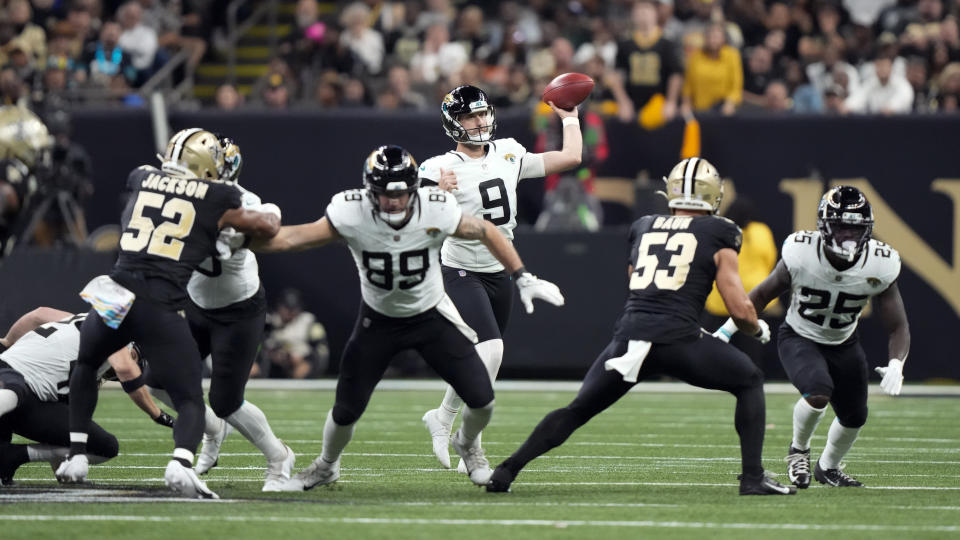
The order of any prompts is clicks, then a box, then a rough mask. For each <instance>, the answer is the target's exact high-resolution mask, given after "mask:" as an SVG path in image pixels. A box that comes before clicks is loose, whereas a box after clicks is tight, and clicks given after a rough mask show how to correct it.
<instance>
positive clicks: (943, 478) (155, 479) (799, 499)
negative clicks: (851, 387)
mask: <svg viewBox="0 0 960 540" xmlns="http://www.w3.org/2000/svg"><path fill="white" fill-rule="evenodd" d="M440 397H441V393H440V392H437V391H378V392H377V393H376V394H375V395H374V397H373V401H372V402H371V404H370V408H369V409H368V410H367V412H366V414H365V416H364V417H363V418H362V419H361V420H360V423H359V425H358V427H357V431H356V435H355V438H354V440H353V442H352V443H351V444H350V445H349V446H348V447H347V450H346V454H345V455H344V457H343V461H342V473H341V479H340V481H339V482H338V483H337V484H335V485H334V486H333V487H330V488H317V489H315V490H312V491H309V492H304V493H289V494H269V496H267V494H262V493H261V492H260V491H259V490H260V487H261V483H262V478H263V470H262V467H263V458H262V456H260V455H259V454H258V453H257V451H256V449H255V448H253V447H252V446H251V445H250V444H249V443H247V442H246V441H245V440H243V439H242V437H240V436H239V435H237V434H233V435H231V437H230V438H229V439H228V440H227V442H226V443H225V445H224V454H223V455H222V456H221V459H220V466H219V467H218V468H216V469H214V470H213V471H212V472H211V473H210V474H209V475H207V476H206V477H205V478H206V480H207V483H208V485H209V486H210V487H211V488H212V489H213V490H214V491H216V492H218V493H219V494H220V496H221V497H222V498H223V500H222V501H218V502H206V501H201V502H196V501H183V500H180V499H168V498H166V497H168V495H167V492H165V491H162V490H161V488H163V480H162V477H163V470H164V467H165V465H166V462H167V460H168V457H167V456H168V455H169V451H170V450H171V448H172V442H171V436H170V432H169V430H167V429H165V428H162V427H160V426H157V425H155V424H153V423H152V422H150V421H149V419H147V418H146V417H145V416H143V415H142V413H140V412H139V411H138V410H137V409H136V408H135V407H134V406H133V405H132V403H130V402H129V401H128V400H127V398H126V396H125V395H124V394H123V393H122V392H120V391H116V390H104V391H103V392H102V393H101V401H100V405H99V407H98V409H97V415H96V419H97V420H98V421H99V422H100V423H101V424H102V425H103V426H104V427H106V428H107V429H108V430H109V431H111V432H113V433H114V434H116V435H117V436H118V438H119V439H120V451H121V455H120V456H119V457H118V458H116V459H114V460H112V461H110V462H108V463H106V464H103V465H99V466H91V474H90V481H91V485H90V486H85V487H82V488H71V489H60V488H59V487H58V486H57V485H56V481H55V480H54V479H53V475H52V473H51V471H50V467H49V466H48V465H46V464H31V465H27V466H24V467H23V468H21V469H20V471H18V473H17V476H16V479H17V481H18V482H19V484H18V485H19V487H16V488H10V489H4V488H0V502H2V503H3V504H0V531H2V532H0V537H2V538H4V539H6V538H30V539H39V538H58V539H63V538H81V537H86V538H92V537H94V536H97V537H136V538H142V539H146V538H162V539H164V540H180V539H182V540H186V539H192V538H221V537H230V538H244V537H254V538H273V539H276V540H280V539H285V538H351V539H353V540H365V539H370V538H390V539H403V538H426V537H433V538H443V539H456V540H461V539H472V538H483V539H486V540H489V539H491V538H531V539H537V538H570V539H580V538H591V537H592V538H596V537H604V538H627V537H630V538H638V537H640V536H641V535H643V536H644V537H647V538H692V537H697V538H704V537H709V538H711V539H721V538H737V539H740V538H777V539H781V538H803V539H810V538H819V537H824V536H830V537H834V538H843V539H848V538H864V539H876V538H898V539H901V538H909V539H918V538H945V537H954V538H956V537H960V526H958V525H960V422H958V420H957V417H958V412H960V407H958V405H960V400H958V399H957V398H917V397H914V398H909V397H908V398H903V397H901V398H889V397H886V396H871V397H870V419H869V421H868V423H867V425H866V427H865V429H864V430H863V431H862V432H861V437H860V440H859V441H858V442H857V444H856V446H855V447H854V449H853V452H852V453H851V454H850V455H849V456H848V457H847V463H848V466H847V468H846V471H847V472H848V473H850V474H851V475H852V476H854V477H856V478H858V479H859V480H861V481H863V482H864V483H865V484H867V486H868V488H867V489H853V488H846V489H839V488H826V487H820V486H819V484H817V483H816V482H814V485H813V486H811V488H810V489H808V490H806V491H801V492H800V493H799V494H798V495H796V496H793V497H785V496H777V497H740V496H738V495H737V482H736V475H737V473H738V472H739V447H738V443H737V436H736V433H735V432H734V429H733V407H734V400H733V398H732V397H730V396H728V395H726V394H720V393H644V392H634V393H631V394H630V395H628V396H627V397H626V398H624V399H622V400H621V401H620V402H619V403H617V404H616V405H615V406H614V407H613V408H611V409H610V410H608V411H607V412H605V413H604V414H602V415H600V416H599V417H597V418H596V419H594V421H593V422H591V423H590V424H588V425H587V426H585V427H584V428H583V429H581V430H580V431H579V432H577V433H575V434H574V435H573V437H571V439H570V440H569V441H567V444H565V445H564V446H561V447H560V448H557V449H555V450H554V451H553V452H552V453H550V454H548V455H547V456H545V457H543V458H541V459H539V460H537V461H534V462H533V463H531V464H530V466H529V468H528V469H527V470H526V471H525V472H523V473H522V474H521V475H520V477H519V478H518V480H517V482H515V483H514V487H513V493H510V494H487V493H486V492H483V491H481V490H480V489H479V488H476V487H474V486H473V485H472V484H471V483H470V482H469V480H468V479H467V478H466V477H465V476H463V475H458V474H456V473H455V472H452V471H448V470H444V469H440V468H439V464H438V463H437V462H436V460H435V459H434V457H433V455H432V453H431V451H430V442H429V438H428V437H427V434H426V431H425V430H424V428H423V426H422V425H421V423H420V416H421V415H422V414H423V412H424V411H425V410H426V409H428V408H432V407H434V406H436V404H437V403H438V401H439V399H440ZM571 397H572V393H568V392H520V391H503V392H499V393H498V395H497V410H496V413H495V414H494V419H493V423H492V424H491V426H490V427H489V428H488V430H487V431H486V432H485V433H484V446H485V447H486V449H487V454H488V456H489V457H490V461H491V463H493V464H496V463H498V462H499V461H500V460H502V459H503V458H504V457H505V456H506V455H508V454H509V453H510V452H512V451H513V450H514V449H515V448H516V447H517V446H518V445H519V443H520V442H521V441H522V440H523V439H524V438H525V437H526V436H527V434H529V432H530V430H531V429H532V428H533V426H534V425H535V424H536V423H537V422H538V421H539V420H540V418H541V417H542V416H543V415H544V414H545V413H547V412H548V411H550V410H551V409H553V408H556V407H558V406H562V405H564V404H566V403H567V402H568V401H569V400H570V399H571ZM247 398H248V399H249V400H251V401H253V402H255V403H257V404H258V405H259V406H260V407H261V408H262V409H263V410H264V411H265V412H266V413H267V416H268V417H269V418H270V419H271V423H272V424H273V428H274V430H275V431H276V433H277V434H278V435H279V436H280V437H281V438H283V439H284V440H285V441H286V442H287V443H288V444H289V445H290V446H291V447H292V448H293V449H294V450H295V451H296V452H297V454H298V458H297V467H296V468H297V470H299V469H301V468H303V467H305V466H306V465H307V464H309V463H310V461H311V460H312V459H313V458H314V457H315V456H316V455H317V454H318V453H319V451H320V437H321V430H322V425H323V419H324V417H325V415H326V412H327V410H328V408H329V407H330V406H331V404H332V401H333V393H332V392H330V391H266V390H256V391H248V393H247ZM794 401H795V397H794V396H792V395H768V397H767V405H768V414H767V422H768V426H767V435H766V444H765V451H764V457H765V459H764V465H765V467H766V468H767V469H768V470H771V471H773V472H777V473H779V474H780V477H779V479H780V480H782V481H784V482H786V480H785V477H786V474H785V469H784V465H785V464H784V462H783V456H784V454H785V452H786V449H787V446H788V445H789V442H790V436H791V426H790V421H791V414H792V406H793V403H794ZM832 418H833V415H832V414H831V413H829V412H828V414H827V416H826V417H825V418H824V420H823V422H822V423H821V425H820V428H819V429H818V431H817V436H816V438H815V439H814V447H813V448H814V451H813V455H814V456H815V457H816V456H817V455H819V452H820V450H821V449H822V447H823V442H824V437H825V435H826V430H827V427H828V425H829V423H830V421H831V420H832ZM451 452H452V450H451ZM455 462H456V461H455ZM145 488H152V489H145ZM58 501H59V502H58Z"/></svg>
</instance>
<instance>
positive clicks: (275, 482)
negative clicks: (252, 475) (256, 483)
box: [263, 445, 297, 491]
mask: <svg viewBox="0 0 960 540" xmlns="http://www.w3.org/2000/svg"><path fill="white" fill-rule="evenodd" d="M283 447H284V448H285V449H286V450H287V456H286V457H285V458H283V459H282V460H280V461H271V462H268V463H267V481H266V482H264V483H263V491H283V485H284V484H285V483H287V482H289V481H290V473H291V472H293V464H294V463H295V462H296V460H297V455H296V454H294V453H293V450H291V449H290V447H289V446H287V445H283Z"/></svg>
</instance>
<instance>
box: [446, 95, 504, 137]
mask: <svg viewBox="0 0 960 540" xmlns="http://www.w3.org/2000/svg"><path fill="white" fill-rule="evenodd" d="M484 112H486V115H484V116H483V117H482V118H481V120H480V122H479V123H480V124H482V125H481V126H479V127H472V128H467V127H465V126H464V124H463V123H462V122H461V121H462V120H464V119H466V118H467V116H468V115H472V114H478V113H484ZM440 120H441V123H442V124H443V129H444V131H445V132H446V133H447V136H449V137H450V138H451V139H453V140H454V141H456V142H458V143H462V144H469V145H476V146H480V145H484V144H486V143H488V142H489V141H490V140H491V139H493V135H494V133H496V130H497V117H496V111H495V109H494V106H493V105H492V104H490V102H489V101H488V99H487V95H486V94H485V93H484V92H483V90H480V89H479V88H477V87H475V86H460V87H457V88H454V89H453V90H452V91H451V92H450V93H449V94H447V95H446V96H445V97H444V98H443V103H441V104H440ZM469 123H470V124H473V123H474V122H472V121H471V122H469Z"/></svg>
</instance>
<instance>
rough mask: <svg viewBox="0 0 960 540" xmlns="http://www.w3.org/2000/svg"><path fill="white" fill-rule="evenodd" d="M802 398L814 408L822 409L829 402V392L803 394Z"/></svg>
mask: <svg viewBox="0 0 960 540" xmlns="http://www.w3.org/2000/svg"><path fill="white" fill-rule="evenodd" d="M803 399H804V400H805V401H806V402H807V404H808V405H810V406H811V407H813V408H814V409H823V408H825V407H826V406H827V405H829V404H830V395H829V394H826V395H824V394H814V395H804V396H803Z"/></svg>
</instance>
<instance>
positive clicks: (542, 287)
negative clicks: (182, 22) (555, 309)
mask: <svg viewBox="0 0 960 540" xmlns="http://www.w3.org/2000/svg"><path fill="white" fill-rule="evenodd" d="M517 289H518V290H519V291H520V301H521V302H523V307H524V308H526V310H527V313H533V299H534V298H539V299H540V300H543V301H544V302H547V303H550V304H553V305H555V306H562V305H563V294H561V293H560V288H559V287H557V286H556V285H554V284H553V283H550V282H549V281H547V280H545V279H540V278H538V277H537V276H535V275H533V274H531V273H530V272H524V273H523V274H521V275H520V277H518V278H517Z"/></svg>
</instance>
